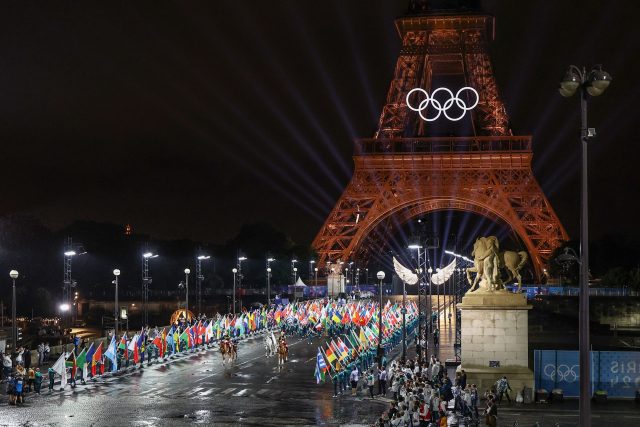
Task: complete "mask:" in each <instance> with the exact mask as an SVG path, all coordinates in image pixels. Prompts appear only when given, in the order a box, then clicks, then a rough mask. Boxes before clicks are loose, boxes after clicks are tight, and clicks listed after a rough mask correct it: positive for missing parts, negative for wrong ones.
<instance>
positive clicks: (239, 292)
mask: <svg viewBox="0 0 640 427" xmlns="http://www.w3.org/2000/svg"><path fill="white" fill-rule="evenodd" d="M246 259H247V257H245V256H239V257H238V294H239V295H238V297H239V303H240V306H239V307H238V309H239V310H240V311H242V279H243V278H244V276H243V275H242V261H245V260H246ZM234 293H235V292H234Z"/></svg>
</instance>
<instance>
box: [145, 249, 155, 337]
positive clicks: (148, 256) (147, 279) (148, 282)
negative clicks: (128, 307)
mask: <svg viewBox="0 0 640 427" xmlns="http://www.w3.org/2000/svg"><path fill="white" fill-rule="evenodd" d="M153 258H158V255H157V254H154V253H153V252H145V253H143V254H142V325H143V326H146V324H147V323H148V322H149V307H148V305H149V285H151V282H153V279H152V278H151V276H149V260H150V259H153Z"/></svg>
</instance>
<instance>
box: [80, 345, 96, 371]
mask: <svg viewBox="0 0 640 427" xmlns="http://www.w3.org/2000/svg"><path fill="white" fill-rule="evenodd" d="M95 352H96V349H95V347H94V346H93V343H91V345H90V346H89V350H87V354H86V355H85V363H84V366H83V367H82V375H83V378H88V377H89V373H88V372H87V371H88V367H89V363H91V362H92V361H93V354H94V353H95Z"/></svg>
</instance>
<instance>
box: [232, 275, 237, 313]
mask: <svg viewBox="0 0 640 427" xmlns="http://www.w3.org/2000/svg"><path fill="white" fill-rule="evenodd" d="M231 272H232V273H233V302H232V304H233V307H232V308H231V311H232V313H233V314H234V315H235V314H236V274H238V269H237V268H233V269H232V270H231Z"/></svg>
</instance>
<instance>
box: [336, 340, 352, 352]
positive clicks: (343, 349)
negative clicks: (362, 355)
mask: <svg viewBox="0 0 640 427" xmlns="http://www.w3.org/2000/svg"><path fill="white" fill-rule="evenodd" d="M338 346H340V351H341V352H342V353H343V354H347V355H350V354H351V350H349V347H347V346H346V345H345V343H344V342H343V341H342V339H341V338H340V337H338Z"/></svg>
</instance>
